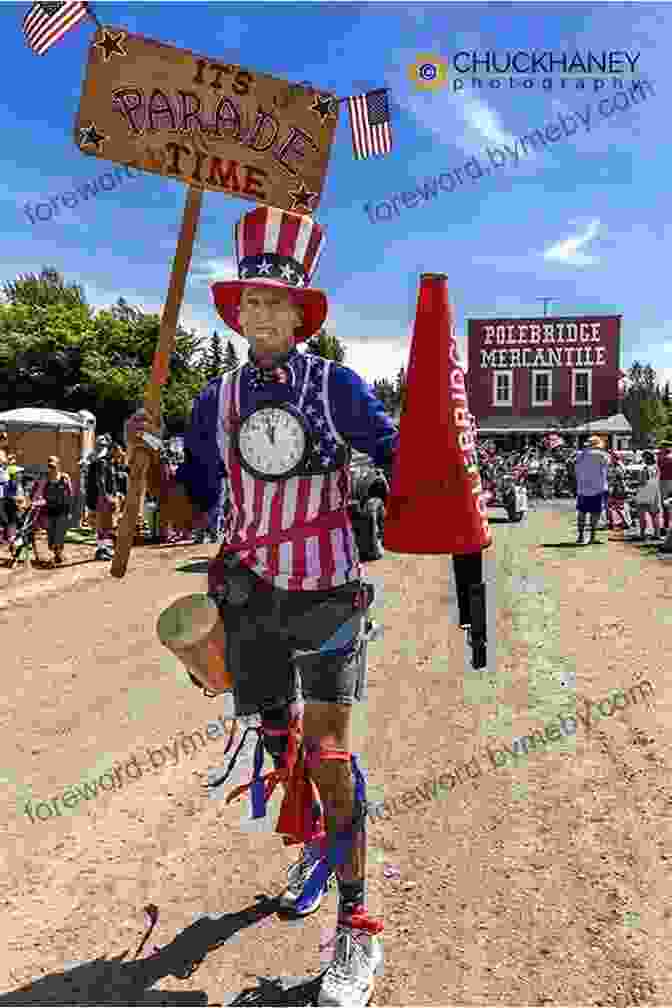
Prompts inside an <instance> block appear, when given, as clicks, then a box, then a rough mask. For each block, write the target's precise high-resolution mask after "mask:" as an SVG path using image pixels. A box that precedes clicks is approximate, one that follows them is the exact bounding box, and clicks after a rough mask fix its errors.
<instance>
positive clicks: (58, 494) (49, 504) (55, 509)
mask: <svg viewBox="0 0 672 1008" xmlns="http://www.w3.org/2000/svg"><path fill="white" fill-rule="evenodd" d="M31 500H32V501H33V503H34V504H37V503H39V502H40V501H44V513H43V515H42V517H41V519H40V521H39V523H38V525H37V526H36V527H39V528H46V531H47V542H48V546H49V549H50V551H51V552H52V554H53V560H52V561H51V563H52V565H54V564H62V563H63V560H64V557H63V550H64V548H65V535H66V532H67V531H68V528H69V526H70V521H71V519H72V502H73V491H72V481H71V480H70V477H69V476H68V474H67V473H64V472H62V471H61V460H60V459H59V458H58V456H56V455H50V456H49V458H48V459H47V477H46V479H41V480H39V481H38V482H37V483H36V484H35V487H34V488H33V490H32V492H31Z"/></svg>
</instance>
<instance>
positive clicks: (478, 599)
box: [453, 550, 487, 669]
mask: <svg viewBox="0 0 672 1008" xmlns="http://www.w3.org/2000/svg"><path fill="white" fill-rule="evenodd" d="M453 570H454V572H455V590H456V593H457V608H458V612H459V620H460V627H461V628H462V629H463V630H466V631H467V635H468V641H469V645H470V647H471V649H472V666H473V667H474V668H475V669H481V668H485V666H486V661H487V654H486V643H487V627H486V604H485V582H484V581H483V553H482V551H481V550H479V551H478V552H476V553H462V554H454V555H453Z"/></svg>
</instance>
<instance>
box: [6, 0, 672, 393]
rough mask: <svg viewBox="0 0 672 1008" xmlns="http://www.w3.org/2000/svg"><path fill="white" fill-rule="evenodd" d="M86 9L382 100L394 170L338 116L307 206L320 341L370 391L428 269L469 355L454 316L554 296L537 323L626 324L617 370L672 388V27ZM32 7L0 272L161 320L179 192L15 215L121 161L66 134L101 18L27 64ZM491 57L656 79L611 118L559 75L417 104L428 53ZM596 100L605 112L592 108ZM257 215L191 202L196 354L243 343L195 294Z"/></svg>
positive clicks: (422, 8) (402, 355)
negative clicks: (52, 283)
mask: <svg viewBox="0 0 672 1008" xmlns="http://www.w3.org/2000/svg"><path fill="white" fill-rule="evenodd" d="M92 6H93V9H94V11H95V12H96V14H97V16H98V17H99V19H100V20H101V21H103V22H104V23H106V24H108V25H113V26H118V27H124V28H126V29H127V30H128V31H130V32H137V33H139V34H142V35H145V36H148V37H150V38H156V39H159V40H161V41H163V42H166V43H169V44H174V45H175V46H177V47H180V48H186V49H190V50H192V51H195V52H196V53H199V54H203V55H206V56H210V57H212V58H213V59H218V60H220V61H221V60H228V61H230V62H236V63H239V64H242V65H243V66H249V67H251V68H252V69H253V70H257V71H258V72H260V73H268V74H271V75H274V76H277V77H281V78H286V79H288V80H293V81H301V80H309V81H311V82H313V83H314V84H315V85H316V86H321V87H323V88H325V90H329V91H333V92H336V93H337V94H338V95H339V96H346V95H348V94H352V93H359V92H361V91H362V90H364V89H367V88H374V87H380V86H388V87H390V88H391V95H392V109H393V118H392V129H393V150H392V153H391V155H389V156H387V157H385V158H371V159H369V160H366V161H355V159H354V156H353V152H352V146H351V140H350V127H349V123H348V118H347V111H346V107H345V106H344V105H342V106H341V111H340V116H339V123H338V128H337V133H336V138H335V143H334V147H333V150H332V157H331V161H330V165H329V171H328V177H327V184H326V188H325V192H324V195H323V199H322V202H321V204H320V206H319V207H318V209H317V211H316V218H317V219H318V220H319V221H320V223H321V224H322V225H323V226H324V228H325V229H326V233H327V245H326V249H325V252H324V254H323V256H322V260H321V264H320V267H319V270H318V272H317V275H316V277H315V280H314V284H313V285H314V286H317V287H320V288H322V289H324V290H325V291H326V292H327V293H328V295H329V303H330V315H329V326H330V327H331V328H332V329H333V331H334V332H335V333H336V335H337V336H338V337H339V339H340V340H341V341H342V342H344V343H345V345H346V348H347V356H346V360H345V363H346V364H348V365H349V366H351V367H354V368H355V369H356V370H358V371H359V372H360V373H361V374H362V375H363V376H364V377H365V378H366V379H367V380H368V381H373V380H374V379H376V378H381V377H385V376H388V377H393V376H394V374H395V373H396V372H397V370H398V369H399V367H401V366H404V365H405V364H406V363H407V358H408V351H409V348H410V339H411V331H412V324H413V316H414V312H415V304H416V297H417V289H418V282H419V275H420V273H421V272H424V271H428V272H444V273H446V274H447V276H448V283H449V290H450V295H451V300H452V304H453V309H454V312H455V319H456V327H457V332H458V342H459V344H460V347H461V349H462V351H463V352H464V333H465V329H466V324H465V322H466V319H467V318H469V317H487V316H493V317H494V316H507V317H509V316H510V317H515V316H518V315H521V316H529V315H537V314H541V313H542V308H541V304H540V302H538V301H537V300H536V299H537V298H539V297H541V296H550V297H554V298H555V301H554V303H553V304H552V305H551V314H558V315H572V314H580V313H583V312H585V313H587V314H588V313H590V314H594V313H595V314H609V313H621V314H622V315H623V346H622V365H623V366H624V367H627V366H629V364H630V363H631V362H632V360H633V359H635V358H639V359H643V360H646V361H650V362H651V363H652V364H653V366H654V367H655V368H656V370H657V371H658V373H659V375H660V377H661V378H662V379H663V380H665V379H672V321H670V320H669V319H668V316H669V315H672V310H671V309H670V308H668V305H667V295H668V293H669V288H670V279H669V274H670V262H671V261H672V235H671V233H670V225H669V221H670V219H671V213H670V211H671V203H672V194H671V191H670V184H669V180H670V177H671V175H672V164H671V162H672V145H671V144H670V140H669V108H670V104H669V91H670V70H669V68H668V67H669V62H670V59H669V53H670V52H671V51H672V45H671V43H672V15H671V14H670V13H669V12H668V11H669V8H667V7H666V6H664V5H662V4H661V5H656V4H630V5H616V4H600V5H592V6H587V5H583V4H581V5H579V4H565V5H562V6H559V5H558V6H556V5H553V4H543V5H538V6H537V5H530V4H511V5H493V4H478V3H470V4H469V5H464V6H463V5H453V4H435V5H434V4H428V5H421V4H418V5H413V4H408V5H406V4H389V5H388V4H353V5H351V4H346V3H339V4H313V3H305V4H284V3H280V2H275V3H256V4H248V5H237V4H234V3H222V4H215V3H198V2H194V0H192V2H190V3H189V4H183V3H163V2H158V3H136V4H123V3H118V4H117V3H94V4H93V5H92ZM28 7H29V4H14V3H2V4H1V5H0V30H1V31H2V38H3V51H4V80H5V87H4V90H3V95H2V99H1V101H2V106H3V107H2V118H3V122H4V123H5V127H4V129H5V133H4V144H3V154H2V178H1V180H0V214H1V215H2V230H3V232H4V242H3V243H2V252H1V253H0V255H1V256H2V262H1V270H0V273H1V278H2V280H3V281H4V280H10V279H13V278H14V277H15V276H16V275H17V274H18V273H24V272H29V271H39V269H40V268H41V267H42V265H45V264H48V265H54V266H56V268H58V269H59V270H60V271H61V272H62V273H63V274H64V275H65V276H66V278H67V279H68V280H69V281H76V282H79V283H82V284H84V286H85V288H86V291H87V293H88V296H89V300H90V301H91V303H92V304H94V305H95V306H96V307H104V306H107V305H109V304H111V303H113V302H114V301H116V300H117V298H118V297H119V296H123V297H124V298H125V299H126V300H127V301H129V302H130V303H131V304H135V305H140V306H142V307H144V308H145V309H146V310H149V311H157V312H160V311H161V308H162V303H163V298H164V296H165V293H166V290H167V283H168V274H169V269H170V264H171V262H172V256H173V253H174V249H175V240H176V236H177V231H178V227H179V222H180V217H181V212H182V207H183V203H184V196H185V189H184V187H183V186H182V185H181V184H180V183H178V182H174V181H171V180H168V179H163V178H160V177H159V176H155V175H147V174H143V175H139V176H138V177H136V178H135V179H133V180H130V179H129V180H126V181H123V182H122V183H118V184H117V185H116V187H115V188H114V189H113V190H111V191H109V192H101V194H100V195H99V196H98V197H97V198H95V199H90V200H88V201H86V202H85V201H80V202H79V204H78V206H77V207H76V208H74V209H67V208H61V210H60V212H59V214H58V216H54V217H53V218H52V219H51V220H48V221H40V220H36V221H35V224H34V225H33V224H31V223H30V221H29V220H28V217H27V215H26V213H25V211H24V206H25V204H26V203H30V204H31V205H32V206H33V207H34V206H35V204H37V203H39V202H45V201H48V200H49V199H50V197H52V196H57V195H59V194H60V193H63V192H71V191H73V188H74V189H76V188H77V187H81V186H83V185H84V184H85V183H86V182H88V181H91V180H93V179H96V178H97V177H99V176H100V175H101V174H102V173H103V172H105V171H113V170H114V167H115V166H114V165H113V164H112V163H111V162H107V161H103V160H101V159H97V158H91V157H86V156H84V155H82V154H81V153H80V152H79V150H78V149H77V148H76V147H75V145H74V142H73V139H72V133H73V124H74V121H75V118H76V114H77V109H78V106H79V97H80V92H81V86H82V80H83V73H84V68H85V65H86V58H87V51H88V46H89V43H90V41H91V39H92V36H93V32H94V26H93V24H92V23H91V22H88V21H87V22H84V23H83V24H80V25H79V26H78V27H77V28H75V29H74V30H73V31H72V32H70V33H69V34H68V35H67V36H66V37H65V38H64V39H63V40H62V41H61V42H59V43H58V44H57V45H56V46H54V47H53V48H52V49H51V50H50V51H49V52H48V53H47V54H45V55H44V56H36V55H34V54H33V53H32V52H31V51H30V50H29V49H28V48H27V46H26V45H25V42H24V40H23V37H22V34H21V30H20V26H21V19H22V18H23V15H24V13H25V12H26V10H27V9H28ZM493 49H494V50H496V51H497V53H502V54H503V53H506V52H507V51H511V52H515V51H518V50H526V51H529V50H537V51H540V50H543V51H547V50H550V51H553V53H555V54H561V53H563V52H564V53H570V54H571V53H573V52H574V51H579V52H583V53H585V52H586V51H587V50H591V51H592V52H593V53H596V54H597V53H602V52H603V51H604V50H607V51H619V52H624V51H627V52H629V53H630V54H631V56H633V57H634V55H635V54H636V53H639V54H640V55H639V58H638V60H637V64H636V67H637V71H638V76H637V77H635V78H634V79H635V80H642V79H644V80H648V81H650V82H651V85H652V87H653V89H654V91H655V95H651V94H650V93H649V94H648V95H647V96H646V97H645V98H641V96H640V100H639V101H638V103H637V104H634V103H633V102H632V101H630V102H629V107H627V108H623V109H616V110H614V109H613V96H614V95H615V94H616V93H617V92H616V90H615V89H614V87H613V83H612V80H611V78H608V79H606V80H605V86H604V87H603V88H601V89H600V90H599V92H598V93H595V91H594V87H595V86H594V84H593V82H592V79H591V80H588V81H586V85H585V89H583V90H576V88H575V85H576V82H575V81H572V82H571V89H570V88H569V86H568V85H566V86H565V88H564V89H561V87H560V84H559V77H558V76H557V74H556V75H554V78H553V88H552V90H550V91H546V90H542V89H541V87H540V86H539V85H537V86H535V88H534V89H532V90H523V89H522V87H519V88H517V89H516V90H511V89H510V87H509V85H508V78H507V79H506V80H505V82H504V85H503V86H502V87H500V88H499V89H494V88H492V87H489V86H488V85H487V81H486V84H485V85H484V86H483V87H482V88H481V89H480V90H474V89H473V88H472V86H471V77H468V78H466V82H465V87H464V89H463V90H462V92H457V93H456V92H455V91H454V84H453V79H456V77H457V75H456V74H455V73H454V72H452V74H451V75H449V80H448V82H447V84H446V85H445V86H444V87H442V88H440V89H437V90H434V91H423V90H419V89H418V88H417V87H415V85H414V84H413V83H412V82H411V80H410V79H409V76H408V73H407V68H408V66H409V65H411V64H413V63H415V62H416V59H417V58H418V56H419V55H420V54H427V55H434V56H436V57H439V58H442V59H443V60H445V61H446V62H447V63H449V64H450V62H451V61H452V59H453V56H454V54H455V53H456V52H458V51H468V52H473V51H477V52H479V53H482V52H483V51H485V50H493ZM537 77H539V79H541V76H540V75H537ZM632 80H633V78H630V79H628V80H627V81H626V93H627V88H628V87H629V86H630V84H631V82H632ZM10 82H11V84H10ZM607 97H609V98H611V105H609V106H608V108H610V109H611V114H610V115H609V116H608V117H607V116H605V115H603V114H601V113H600V112H599V110H598V102H599V101H600V100H601V99H602V98H607ZM621 103H623V99H621ZM588 106H590V111H589V110H588ZM579 113H580V114H581V115H582V116H583V118H584V120H587V122H588V127H589V128H588V129H586V127H585V126H583V125H581V122H580V119H579ZM560 116H563V117H564V118H565V121H569V120H568V119H567V117H571V116H574V117H575V121H576V124H577V128H576V131H575V132H574V133H573V134H572V135H571V136H565V135H564V134H563V135H562V136H561V138H560V139H558V140H557V142H553V143H550V142H548V143H547V146H546V147H545V148H544V149H538V150H537V151H536V152H534V151H532V150H530V148H529V144H528V145H526V146H525V147H523V146H521V144H520V138H521V137H525V136H528V135H529V134H530V133H531V132H533V131H534V130H537V129H545V128H546V127H547V126H549V125H552V124H555V125H556V126H557V125H558V124H559V123H560V121H561V120H560ZM506 146H508V147H509V149H510V151H511V152H512V153H511V154H505V155H502V156H504V157H505V163H504V164H503V165H502V166H501V167H499V168H497V169H494V168H493V169H492V171H491V173H489V174H487V175H484V176H483V177H480V178H475V179H466V177H465V173H464V172H462V174H461V177H462V178H463V182H462V183H461V184H459V185H458V184H457V183H456V182H455V183H451V182H450V180H449V178H448V176H449V174H450V173H451V172H452V171H453V170H454V169H461V168H462V167H463V166H464V164H465V162H467V161H468V160H470V159H471V158H476V159H477V163H478V164H479V165H482V166H485V165H486V164H487V163H488V155H487V153H486V148H488V147H490V148H491V149H492V148H494V147H498V148H499V149H500V150H502V151H505V150H506ZM525 151H527V153H525ZM513 152H518V154H519V160H518V162H517V163H515V162H514V156H515V155H514V153H513ZM495 160H498V159H497V157H496V156H495ZM499 160H500V161H501V157H500V158H499ZM442 173H443V183H442V184H443V186H444V187H445V189H446V190H448V189H450V188H451V187H452V186H453V185H454V188H452V191H442V190H441V188H437V195H436V196H431V195H430V190H428V199H425V198H424V196H419V202H418V204H417V205H416V206H415V207H414V208H409V207H404V206H403V205H402V204H401V203H400V202H399V201H397V206H398V208H399V212H398V213H396V214H393V215H392V217H391V219H389V220H388V219H379V220H376V221H375V223H372V222H371V220H370V218H369V215H368V214H367V212H366V211H365V209H364V207H365V204H369V205H370V207H372V208H373V207H374V206H376V205H380V204H381V203H383V202H384V201H385V202H387V203H388V204H390V201H391V200H392V197H394V196H395V195H398V194H400V193H402V192H404V191H405V192H413V191H417V190H418V188H420V190H422V188H423V186H424V185H425V184H426V183H428V182H430V181H431V180H432V179H434V180H437V179H438V176H439V175H440V174H442ZM467 174H469V173H467ZM471 174H474V175H475V174H477V172H476V171H475V170H473V169H472V172H471ZM390 205H391V204H390ZM251 206H252V204H250V203H249V202H247V201H243V200H238V199H235V198H231V197H227V196H223V195H220V194H218V193H211V192H207V193H206V194H205V196H204V201H203V211H202V217H201V225H200V229H199V234H198V240H197V244H196V247H195V250H194V257H193V261H192V269H191V274H190V277H189V281H188V285H187V290H186V294H185V302H184V307H183V312H182V317H181V319H182V323H183V324H184V325H186V327H187V328H190V329H191V328H195V329H196V330H197V332H198V333H199V334H200V335H202V336H203V337H204V338H207V337H209V335H210V334H211V333H212V331H213V329H217V330H218V331H219V332H220V333H221V334H222V335H224V336H226V338H233V342H234V344H235V345H236V347H237V349H238V350H239V351H240V352H241V353H244V352H246V351H245V345H244V342H243V341H242V339H240V337H238V336H236V335H234V334H233V333H231V331H230V330H228V329H227V328H226V326H225V325H224V323H223V322H222V321H221V320H220V319H219V317H218V316H217V314H216V313H215V311H214V308H213V306H212V302H211V295H210V289H209V285H210V283H211V282H212V281H213V280H217V279H230V278H232V277H233V275H234V273H233V269H234V267H233V258H232V256H233V246H232V231H233V226H234V224H235V222H236V220H237V219H238V218H239V217H240V216H241V215H242V214H243V213H245V212H246V211H247V210H248V209H250V208H251ZM370 212H371V213H373V212H374V211H373V209H372V210H371V211H370ZM388 212H392V211H391V210H390V211H387V210H386V209H382V210H380V211H379V214H380V215H385V214H387V213H388ZM44 213H46V211H45V212H44Z"/></svg>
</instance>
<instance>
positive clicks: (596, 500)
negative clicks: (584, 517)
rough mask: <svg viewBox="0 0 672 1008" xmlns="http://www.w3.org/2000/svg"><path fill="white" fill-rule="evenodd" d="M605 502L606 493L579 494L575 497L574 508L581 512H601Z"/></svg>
mask: <svg viewBox="0 0 672 1008" xmlns="http://www.w3.org/2000/svg"><path fill="white" fill-rule="evenodd" d="M606 502H607V494H606V493H599V494H589V495H587V496H585V495H583V494H579V496H578V497H577V498H576V510H577V511H580V512H581V513H582V514H597V515H599V514H601V513H602V511H603V510H604V506H605V504H606Z"/></svg>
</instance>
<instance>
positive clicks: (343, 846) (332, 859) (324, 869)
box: [296, 753, 366, 912]
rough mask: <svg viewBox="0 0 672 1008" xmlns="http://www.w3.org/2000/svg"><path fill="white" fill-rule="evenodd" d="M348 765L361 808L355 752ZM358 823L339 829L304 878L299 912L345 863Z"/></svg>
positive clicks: (361, 786) (363, 797) (360, 777)
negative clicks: (308, 874)
mask: <svg viewBox="0 0 672 1008" xmlns="http://www.w3.org/2000/svg"><path fill="white" fill-rule="evenodd" d="M350 765H351V767H352V772H353V774H354V777H355V805H356V806H357V807H359V808H360V809H361V808H363V807H364V804H365V802H366V782H365V780H364V775H363V773H362V771H361V770H360V768H359V763H358V762H357V756H356V755H355V753H351V754H350ZM359 824H360V821H359V817H356V818H355V819H354V820H353V823H352V825H351V826H349V827H347V828H346V829H344V830H341V831H340V832H339V833H337V834H336V836H335V837H334V839H333V840H332V841H331V843H330V844H329V847H328V848H327V851H326V853H325V854H323V855H322V857H321V858H320V859H319V861H318V863H317V867H316V868H315V869H314V871H313V872H312V874H311V876H310V878H308V879H306V883H305V885H304V887H303V889H302V890H301V895H300V896H299V898H298V900H297V901H296V909H297V911H299V912H300V911H301V910H305V909H306V907H309V906H310V905H311V903H313V902H314V900H315V899H316V898H317V896H318V894H319V893H321V892H323V891H324V888H325V886H326V884H327V881H328V879H329V876H330V875H331V874H332V873H333V872H334V871H335V870H336V869H337V868H340V867H341V866H342V865H343V864H344V863H345V860H346V858H347V857H348V855H349V854H350V851H351V850H352V847H353V845H354V842H355V836H356V834H357V832H358V829H359Z"/></svg>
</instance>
